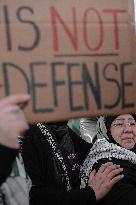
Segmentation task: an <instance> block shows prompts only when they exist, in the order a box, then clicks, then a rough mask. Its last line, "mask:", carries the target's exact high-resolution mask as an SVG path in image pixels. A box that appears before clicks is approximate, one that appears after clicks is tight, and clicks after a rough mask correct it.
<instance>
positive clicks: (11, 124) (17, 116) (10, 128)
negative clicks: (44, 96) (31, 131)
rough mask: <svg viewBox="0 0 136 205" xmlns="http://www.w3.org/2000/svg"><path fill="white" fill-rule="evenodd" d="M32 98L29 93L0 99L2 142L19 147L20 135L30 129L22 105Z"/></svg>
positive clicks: (0, 135) (0, 141) (0, 136)
mask: <svg viewBox="0 0 136 205" xmlns="http://www.w3.org/2000/svg"><path fill="white" fill-rule="evenodd" d="M29 100H30V96H29V95H27V94H26V95H13V96H9V97H5V98H3V99H1V100H0V144H2V145H5V146H7V147H10V148H14V149H18V148H19V142H18V136H19V135H21V134H22V133H23V132H24V131H26V130H27V129H28V124H27V122H26V119H25V115H24V112H23V110H22V109H21V106H23V105H25V104H26V103H27V102H28V101H29Z"/></svg>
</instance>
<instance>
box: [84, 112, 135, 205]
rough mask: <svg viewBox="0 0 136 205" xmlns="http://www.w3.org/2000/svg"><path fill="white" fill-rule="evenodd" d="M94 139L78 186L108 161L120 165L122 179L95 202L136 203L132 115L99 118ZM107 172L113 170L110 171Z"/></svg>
mask: <svg viewBox="0 0 136 205" xmlns="http://www.w3.org/2000/svg"><path fill="white" fill-rule="evenodd" d="M96 137H97V140H96V141H95V143H94V145H93V147H92V148H91V150H90V152H89V154H88V156H87V158H86V160H85V161H84V164H83V166H82V168H81V170H80V171H81V179H82V180H81V187H82V188H83V187H85V186H86V184H87V181H88V176H89V173H90V172H91V170H92V169H94V168H95V169H96V170H97V169H98V168H99V167H100V166H101V164H102V163H105V162H107V161H109V160H110V161H112V162H114V163H116V164H118V165H120V166H121V167H122V168H123V175H124V178H123V179H122V180H120V181H119V182H118V183H116V184H115V185H114V187H113V188H112V190H111V191H110V192H109V193H108V194H107V195H106V197H104V198H103V199H102V200H101V201H99V202H98V204H99V205H109V204H110V205H115V204H116V205H135V204H136V116H135V115H130V114H124V115H120V116H116V117H115V116H114V117H105V118H104V117H100V118H99V119H98V122H97V135H96ZM110 174H111V175H112V174H113V173H110Z"/></svg>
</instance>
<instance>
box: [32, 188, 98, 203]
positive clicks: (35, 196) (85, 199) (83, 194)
mask: <svg viewBox="0 0 136 205" xmlns="http://www.w3.org/2000/svg"><path fill="white" fill-rule="evenodd" d="M54 204H55V205H95V204H96V198H95V194H94V191H93V190H92V189H91V188H90V187H87V188H85V189H79V190H69V191H59V190H50V189H48V188H46V187H41V186H37V187H32V189H31V191H30V205H54Z"/></svg>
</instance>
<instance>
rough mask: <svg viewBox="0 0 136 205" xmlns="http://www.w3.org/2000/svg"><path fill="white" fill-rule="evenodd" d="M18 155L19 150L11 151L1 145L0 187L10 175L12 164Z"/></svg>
mask: <svg viewBox="0 0 136 205" xmlns="http://www.w3.org/2000/svg"><path fill="white" fill-rule="evenodd" d="M17 153H18V150H17V149H11V148H8V147H5V146H3V145H0V185H1V184H2V183H3V182H4V181H5V180H6V178H7V177H8V176H9V175H10V172H11V170H12V164H13V162H14V160H15V158H16V155H17Z"/></svg>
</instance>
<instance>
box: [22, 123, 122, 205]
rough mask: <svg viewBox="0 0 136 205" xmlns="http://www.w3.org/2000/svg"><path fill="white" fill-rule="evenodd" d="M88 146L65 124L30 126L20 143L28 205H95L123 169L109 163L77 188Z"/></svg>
mask: <svg viewBox="0 0 136 205" xmlns="http://www.w3.org/2000/svg"><path fill="white" fill-rule="evenodd" d="M90 146H91V145H90V144H89V143H87V142H85V141H84V140H83V139H81V138H80V137H79V136H78V135H77V134H76V133H74V132H73V131H72V130H71V129H70V128H69V127H68V126H67V123H66V122H58V123H50V124H42V123H38V124H37V125H31V126H30V129H29V130H28V131H27V132H26V134H25V137H24V138H23V143H22V157H23V160H24V165H25V169H26V172H27V174H28V175H29V177H30V179H31V182H32V186H31V190H30V204H31V205H45V204H46V205H54V204H56V205H64V204H65V205H77V204H78V205H83V204H84V205H94V204H96V201H99V200H100V199H101V198H102V197H104V196H105V195H106V194H107V193H108V192H109V190H110V189H111V188H112V186H113V185H114V184H115V183H116V182H118V181H119V180H120V179H122V177H123V176H122V174H121V172H122V168H121V167H120V166H119V165H116V164H113V163H112V162H109V163H106V164H103V165H101V167H100V168H99V170H98V171H97V172H96V171H95V170H93V172H92V173H91V175H90V176H89V179H91V182H90V180H89V182H88V184H87V186H86V187H85V188H83V189H80V177H79V170H80V165H81V164H82V163H83V161H84V159H85V157H86V155H87V154H88V152H89V150H90ZM110 173H112V174H110Z"/></svg>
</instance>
